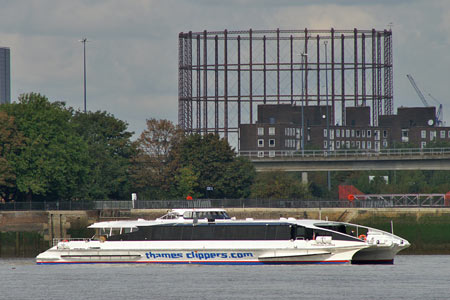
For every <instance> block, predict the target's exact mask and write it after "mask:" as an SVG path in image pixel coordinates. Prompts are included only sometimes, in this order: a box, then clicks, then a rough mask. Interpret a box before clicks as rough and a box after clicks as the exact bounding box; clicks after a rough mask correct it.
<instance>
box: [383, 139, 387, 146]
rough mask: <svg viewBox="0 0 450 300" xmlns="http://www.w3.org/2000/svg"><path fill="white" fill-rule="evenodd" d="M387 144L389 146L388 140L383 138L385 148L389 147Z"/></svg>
mask: <svg viewBox="0 0 450 300" xmlns="http://www.w3.org/2000/svg"><path fill="white" fill-rule="evenodd" d="M387 146H388V142H387V140H383V148H387Z"/></svg>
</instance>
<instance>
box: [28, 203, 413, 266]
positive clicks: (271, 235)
mask: <svg viewBox="0 0 450 300" xmlns="http://www.w3.org/2000/svg"><path fill="white" fill-rule="evenodd" d="M89 228H93V229H96V232H97V233H96V235H95V236H94V237H93V238H90V239H59V240H56V241H55V242H54V246H53V247H52V248H50V249H49V250H47V251H45V252H43V253H41V254H39V255H38V256H37V257H36V262H37V263H38V264H60V263H63V264H64V263H171V264H342V263H350V262H351V263H389V264H392V263H393V261H394V256H395V255H396V254H397V253H398V252H399V251H401V250H402V249H405V248H407V247H408V246H409V243H408V241H406V240H405V239H402V238H400V237H398V236H395V235H393V234H391V233H388V232H385V231H381V230H378V229H374V228H369V227H364V226H359V225H355V224H350V223H343V222H328V221H323V220H297V219H294V218H288V219H286V218H280V219H279V220H254V219H251V218H247V219H245V220H236V219H235V218H230V217H229V216H228V214H227V212H226V211H225V210H223V209H175V210H172V211H170V212H169V213H167V214H166V215H164V216H162V217H161V218H158V219H156V220H152V221H147V220H143V219H138V220H135V221H110V222H99V223H94V224H92V225H91V226H89Z"/></svg>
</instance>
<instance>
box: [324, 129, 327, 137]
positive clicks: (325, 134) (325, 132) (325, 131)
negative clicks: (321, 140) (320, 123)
mask: <svg viewBox="0 0 450 300" xmlns="http://www.w3.org/2000/svg"><path fill="white" fill-rule="evenodd" d="M323 136H324V137H327V130H326V129H324V130H323Z"/></svg>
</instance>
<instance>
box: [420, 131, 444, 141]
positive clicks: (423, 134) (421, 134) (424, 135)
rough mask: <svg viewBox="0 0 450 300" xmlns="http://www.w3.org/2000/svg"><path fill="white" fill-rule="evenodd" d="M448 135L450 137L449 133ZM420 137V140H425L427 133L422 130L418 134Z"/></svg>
mask: <svg viewBox="0 0 450 300" xmlns="http://www.w3.org/2000/svg"><path fill="white" fill-rule="evenodd" d="M448 134H449V136H450V131H449V132H448ZM420 136H421V138H423V139H426V138H427V131H426V130H422V131H421V132H420Z"/></svg>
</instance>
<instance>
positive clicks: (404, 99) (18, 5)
mask: <svg viewBox="0 0 450 300" xmlns="http://www.w3.org/2000/svg"><path fill="white" fill-rule="evenodd" d="M390 23H392V24H393V26H392V31H393V50H394V58H393V60H394V105H395V108H397V107H399V106H423V104H422V102H421V101H420V99H419V98H418V96H417V94H416V93H415V91H414V89H413V88H412V86H411V85H410V83H409V81H408V79H407V78H406V74H412V75H413V77H414V79H415V80H416V82H417V84H418V85H419V87H420V88H421V89H422V91H423V93H424V94H425V95H426V96H427V97H428V93H431V94H432V95H433V97H434V98H436V99H438V100H439V101H440V102H441V103H442V104H443V106H444V120H445V121H447V125H450V99H449V95H450V84H449V83H450V82H449V78H450V77H449V72H450V1H449V0H377V1H374V0H341V1H338V0H334V1H332V0H309V1H307V0H228V1H226V0H127V1H123V0H39V1H38V0H27V1H25V0H0V47H9V48H10V49H11V98H12V99H11V100H12V101H13V102H14V101H16V100H17V98H18V96H19V95H20V94H22V93H29V92H37V93H41V94H43V95H45V96H46V97H48V98H49V99H50V101H64V102H66V104H67V106H70V107H73V108H75V109H80V110H82V109H83V45H82V43H80V42H79V40H81V39H82V38H84V37H85V38H87V39H88V41H89V42H88V43H87V44H86V60H87V109H88V110H90V111H98V110H100V111H107V112H108V113H111V114H113V115H114V116H115V117H116V118H118V119H121V120H124V121H126V122H127V123H128V124H129V130H130V131H133V132H135V137H137V136H138V135H139V134H140V133H141V132H142V131H143V130H144V129H145V126H146V125H145V122H146V119H149V118H156V119H169V120H171V121H173V122H175V123H176V122H177V114H178V111H177V109H178V34H179V33H180V32H189V31H193V32H198V31H203V30H208V31H216V30H224V29H228V30H248V29H250V28H252V29H254V30H256V29H276V28H280V29H304V28H310V29H330V28H332V27H333V28H335V29H353V28H358V29H372V28H375V29H376V30H383V29H389V26H388V24H390ZM430 103H431V104H433V101H431V100H430Z"/></svg>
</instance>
